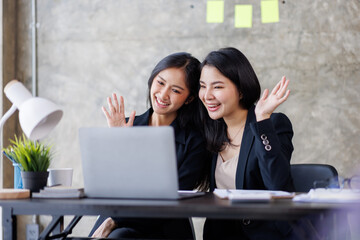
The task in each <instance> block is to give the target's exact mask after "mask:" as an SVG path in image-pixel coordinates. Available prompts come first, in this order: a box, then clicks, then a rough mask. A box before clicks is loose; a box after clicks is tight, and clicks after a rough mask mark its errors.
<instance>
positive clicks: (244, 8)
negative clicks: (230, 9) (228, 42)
mask: <svg viewBox="0 0 360 240" xmlns="http://www.w3.org/2000/svg"><path fill="white" fill-rule="evenodd" d="M235 27H236V28H251V27H252V5H235Z"/></svg>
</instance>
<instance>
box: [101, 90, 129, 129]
mask: <svg viewBox="0 0 360 240" xmlns="http://www.w3.org/2000/svg"><path fill="white" fill-rule="evenodd" d="M112 97H113V101H114V104H113V102H112V100H111V98H110V97H108V98H107V102H108V106H109V111H108V110H106V108H105V107H102V110H103V112H104V114H105V117H106V120H107V123H108V125H109V127H129V126H132V125H133V123H134V119H135V111H132V112H131V114H130V117H129V121H128V122H126V118H125V105H124V98H123V97H122V96H120V102H119V101H118V100H117V96H116V94H115V93H113V96H112Z"/></svg>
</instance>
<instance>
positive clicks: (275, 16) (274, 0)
mask: <svg viewBox="0 0 360 240" xmlns="http://www.w3.org/2000/svg"><path fill="white" fill-rule="evenodd" d="M261 22H262V23H273V22H279V2H278V0H262V1H261Z"/></svg>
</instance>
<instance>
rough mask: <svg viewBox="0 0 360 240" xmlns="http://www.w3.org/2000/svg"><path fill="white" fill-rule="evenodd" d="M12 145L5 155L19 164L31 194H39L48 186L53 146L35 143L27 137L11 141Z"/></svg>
mask: <svg viewBox="0 0 360 240" xmlns="http://www.w3.org/2000/svg"><path fill="white" fill-rule="evenodd" d="M10 142H11V144H12V145H10V146H9V147H8V148H6V149H4V153H5V155H6V156H7V157H8V158H10V160H12V161H15V162H16V163H18V164H19V167H20V169H21V177H22V181H23V186H24V188H26V189H29V190H30V191H31V192H38V191H40V189H42V188H43V187H45V186H46V183H47V178H48V175H49V173H48V171H47V170H48V168H49V166H50V161H51V159H52V154H51V152H50V150H51V146H47V145H44V144H42V143H40V142H37V141H35V142H33V141H31V140H30V139H27V138H26V137H25V135H24V134H23V135H22V138H21V137H20V138H19V139H18V138H17V137H16V136H15V140H10Z"/></svg>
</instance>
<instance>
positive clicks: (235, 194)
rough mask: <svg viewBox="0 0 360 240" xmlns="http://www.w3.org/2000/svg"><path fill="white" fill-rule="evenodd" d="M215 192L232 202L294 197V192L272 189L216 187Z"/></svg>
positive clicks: (265, 200) (266, 200)
mask: <svg viewBox="0 0 360 240" xmlns="http://www.w3.org/2000/svg"><path fill="white" fill-rule="evenodd" d="M214 194H215V195H216V196H217V197H219V198H221V199H229V200H230V201H232V202H268V201H271V200H273V199H283V198H289V199H291V198H293V197H294V196H295V194H294V193H290V192H285V191H271V190H245V189H217V188H216V189H215V190H214Z"/></svg>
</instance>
